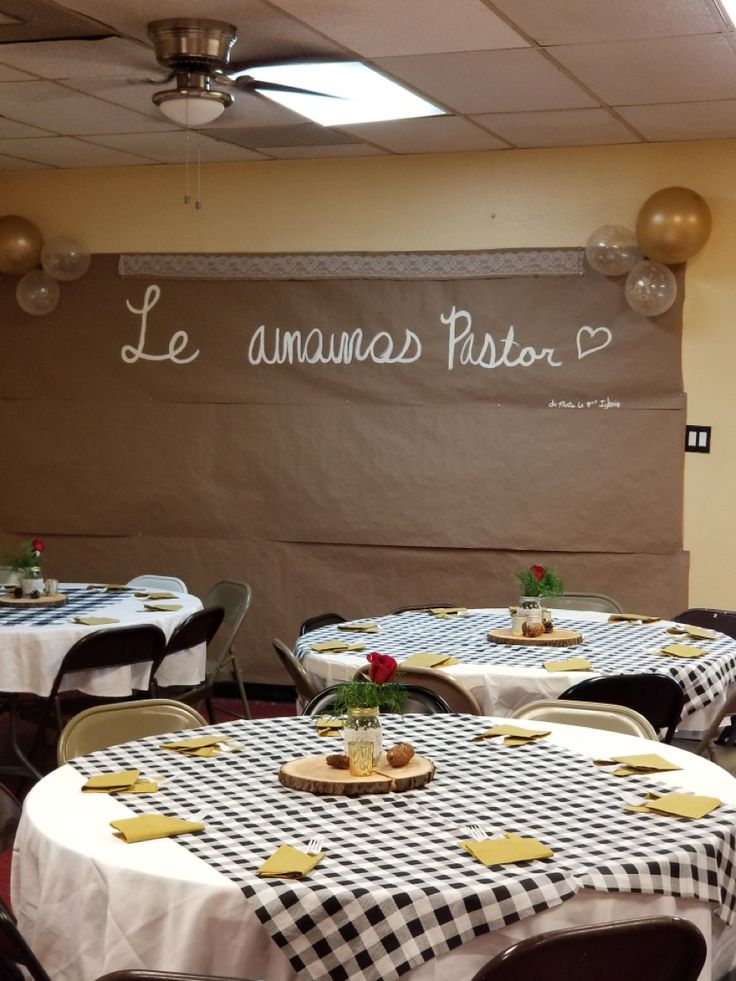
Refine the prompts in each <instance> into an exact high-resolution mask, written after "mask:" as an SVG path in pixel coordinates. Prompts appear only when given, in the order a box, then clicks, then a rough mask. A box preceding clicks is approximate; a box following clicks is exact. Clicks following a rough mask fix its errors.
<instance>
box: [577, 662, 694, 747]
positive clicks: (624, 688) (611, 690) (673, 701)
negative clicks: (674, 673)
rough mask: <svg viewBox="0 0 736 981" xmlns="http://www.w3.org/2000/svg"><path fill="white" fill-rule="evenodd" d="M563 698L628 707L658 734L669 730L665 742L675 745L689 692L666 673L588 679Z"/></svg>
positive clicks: (579, 683) (616, 675)
mask: <svg viewBox="0 0 736 981" xmlns="http://www.w3.org/2000/svg"><path fill="white" fill-rule="evenodd" d="M560 698H563V699H569V700H572V701H578V702H610V703H611V704H612V705H625V706H626V707H627V708H630V709H633V710H634V711H635V712H638V713H639V714H640V715H643V716H644V718H645V719H647V720H648V721H649V722H651V724H652V725H653V726H654V728H655V729H656V730H657V732H659V731H660V729H665V730H666V732H665V734H664V736H663V737H662V742H665V743H671V742H672V738H673V736H674V735H675V729H676V728H677V723H678V722H679V721H680V716H681V715H682V709H683V706H684V705H685V693H684V691H683V690H682V688H680V686H679V684H678V683H677V682H676V681H675V679H674V678H672V677H671V676H670V675H666V674H609V675H604V676H603V677H601V678H588V679H587V680H586V681H580V682H578V684H576V685H573V686H572V687H571V688H568V689H567V690H566V691H563V692H562V694H561V695H560Z"/></svg>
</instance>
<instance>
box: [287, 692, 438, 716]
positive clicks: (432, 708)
mask: <svg viewBox="0 0 736 981" xmlns="http://www.w3.org/2000/svg"><path fill="white" fill-rule="evenodd" d="M340 687H341V685H330V687H329V688H325V689H324V691H321V692H319V693H318V694H317V695H315V696H314V698H313V699H311V701H309V702H308V703H307V704H306V705H305V707H304V711H303V712H302V715H329V714H330V712H332V711H333V709H334V707H335V703H336V700H337V689H338V688H340ZM403 687H404V688H405V689H406V693H407V699H406V702H405V703H404V706H403V708H402V710H401V714H402V715H409V714H411V713H415V714H417V715H437V714H439V713H443V714H447V713H449V712H451V709H450V706H449V705H448V704H447V702H446V701H445V700H444V698H442V697H441V696H440V695H438V694H437V693H436V692H433V691H430V690H429V688H421V687H420V686H419V685H404V686H403Z"/></svg>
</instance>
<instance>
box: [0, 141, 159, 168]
mask: <svg viewBox="0 0 736 981" xmlns="http://www.w3.org/2000/svg"><path fill="white" fill-rule="evenodd" d="M0 154H6V155H7V156H10V157H21V158H22V159H24V160H32V161H35V162H36V163H42V164H48V165H49V166H50V167H127V166H130V165H131V164H150V163H151V161H150V160H146V159H145V158H144V157H135V156H133V155H132V154H129V153H120V152H119V151H118V150H110V149H108V148H107V147H104V146H93V145H92V144H91V143H85V142H83V141H82V140H75V139H73V137H71V136H47V137H44V138H43V139H36V140H0Z"/></svg>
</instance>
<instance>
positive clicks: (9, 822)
mask: <svg viewBox="0 0 736 981" xmlns="http://www.w3.org/2000/svg"><path fill="white" fill-rule="evenodd" d="M21 810H22V808H21V803H20V801H19V800H18V798H17V797H16V796H15V794H13V793H11V792H10V791H9V790H8V788H7V787H6V786H5V784H3V783H0V851H3V852H4V851H5V849H6V848H10V847H11V846H12V844H13V841H14V840H15V832H16V831H17V830H18V822H19V821H20V813H21Z"/></svg>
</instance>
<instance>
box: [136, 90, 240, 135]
mask: <svg viewBox="0 0 736 981" xmlns="http://www.w3.org/2000/svg"><path fill="white" fill-rule="evenodd" d="M153 101H154V103H155V104H156V105H157V106H158V107H159V109H160V110H161V112H162V113H163V114H164V116H166V117H167V118H168V119H170V120H171V121H172V122H173V123H176V124H177V125H178V126H188V127H198V126H206V125H207V124H208V123H213V122H214V121H215V120H216V119H219V118H220V116H221V115H222V114H223V112H224V111H225V109H226V108H227V107H228V106H229V105H230V104H231V103H232V96H230V95H229V94H228V93H226V92H177V91H172V92H157V93H156V94H155V95H154V97H153Z"/></svg>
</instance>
